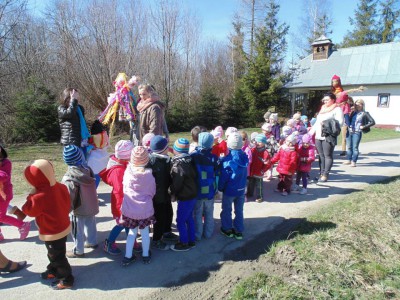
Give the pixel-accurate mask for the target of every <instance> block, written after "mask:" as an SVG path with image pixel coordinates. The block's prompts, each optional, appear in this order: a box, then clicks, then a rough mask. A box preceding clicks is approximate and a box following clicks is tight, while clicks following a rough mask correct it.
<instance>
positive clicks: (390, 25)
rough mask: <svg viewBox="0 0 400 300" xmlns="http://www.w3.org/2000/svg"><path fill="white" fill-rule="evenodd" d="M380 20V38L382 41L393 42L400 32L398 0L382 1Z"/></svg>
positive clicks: (399, 6)
mask: <svg viewBox="0 0 400 300" xmlns="http://www.w3.org/2000/svg"><path fill="white" fill-rule="evenodd" d="M380 5H381V9H380V12H381V14H380V22H379V27H378V40H379V42H380V43H389V42H393V41H394V40H395V38H396V37H397V36H399V34H400V29H399V28H396V24H397V23H398V22H399V18H400V5H399V2H398V0H386V1H382V2H381V3H380Z"/></svg>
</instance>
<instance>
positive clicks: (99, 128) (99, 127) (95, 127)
mask: <svg viewBox="0 0 400 300" xmlns="http://www.w3.org/2000/svg"><path fill="white" fill-rule="evenodd" d="M103 131H104V127H103V124H101V123H100V121H99V120H95V121H94V122H93V124H92V127H90V134H91V135H95V134H99V133H102V132H103Z"/></svg>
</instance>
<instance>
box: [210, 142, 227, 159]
mask: <svg viewBox="0 0 400 300" xmlns="http://www.w3.org/2000/svg"><path fill="white" fill-rule="evenodd" d="M211 153H212V154H214V155H216V156H217V157H218V158H220V157H221V154H223V155H222V156H227V155H228V153H229V151H228V146H227V144H226V141H225V140H222V141H221V142H220V143H218V144H215V145H214V146H213V147H212V150H211Z"/></svg>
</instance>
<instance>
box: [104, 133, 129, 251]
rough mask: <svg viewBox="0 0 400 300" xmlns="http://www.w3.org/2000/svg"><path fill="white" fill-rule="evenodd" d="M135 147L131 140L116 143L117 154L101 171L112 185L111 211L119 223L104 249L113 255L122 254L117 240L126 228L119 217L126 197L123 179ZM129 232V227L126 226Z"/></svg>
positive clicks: (105, 180)
mask: <svg viewBox="0 0 400 300" xmlns="http://www.w3.org/2000/svg"><path fill="white" fill-rule="evenodd" d="M132 149H133V144H132V142H131V141H129V140H121V141H119V142H118V143H117V144H116V145H115V155H111V156H110V159H109V161H108V164H107V168H106V169H104V170H103V171H101V172H100V173H99V175H100V177H101V179H102V180H103V181H104V182H105V183H107V184H108V185H110V186H112V191H111V213H112V216H113V218H114V219H115V220H116V222H117V225H115V226H114V228H113V229H112V230H111V232H110V234H109V236H108V239H106V240H105V241H104V246H103V250H104V251H105V252H107V253H108V254H111V255H119V254H121V250H120V249H118V247H117V245H116V244H115V240H116V239H117V237H118V235H119V234H120V233H121V231H122V230H123V229H124V227H123V226H121V225H120V224H119V219H120V217H121V205H122V200H123V198H124V191H123V185H122V180H123V178H124V173H125V170H126V167H127V165H128V163H129V160H130V158H131V152H132ZM125 231H126V232H127V233H128V231H129V229H128V228H125Z"/></svg>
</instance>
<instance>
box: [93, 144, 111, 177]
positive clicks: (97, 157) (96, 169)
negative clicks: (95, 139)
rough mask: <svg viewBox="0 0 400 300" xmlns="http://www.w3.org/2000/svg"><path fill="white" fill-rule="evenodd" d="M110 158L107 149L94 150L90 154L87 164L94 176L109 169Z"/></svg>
mask: <svg viewBox="0 0 400 300" xmlns="http://www.w3.org/2000/svg"><path fill="white" fill-rule="evenodd" d="M109 157H110V155H109V154H108V152H107V148H103V149H99V148H97V149H93V150H91V151H90V153H89V157H88V161H87V164H88V166H89V167H90V168H91V169H92V171H93V173H94V174H99V173H100V172H101V171H102V170H104V169H105V168H106V167H107V163H108V159H109Z"/></svg>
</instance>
